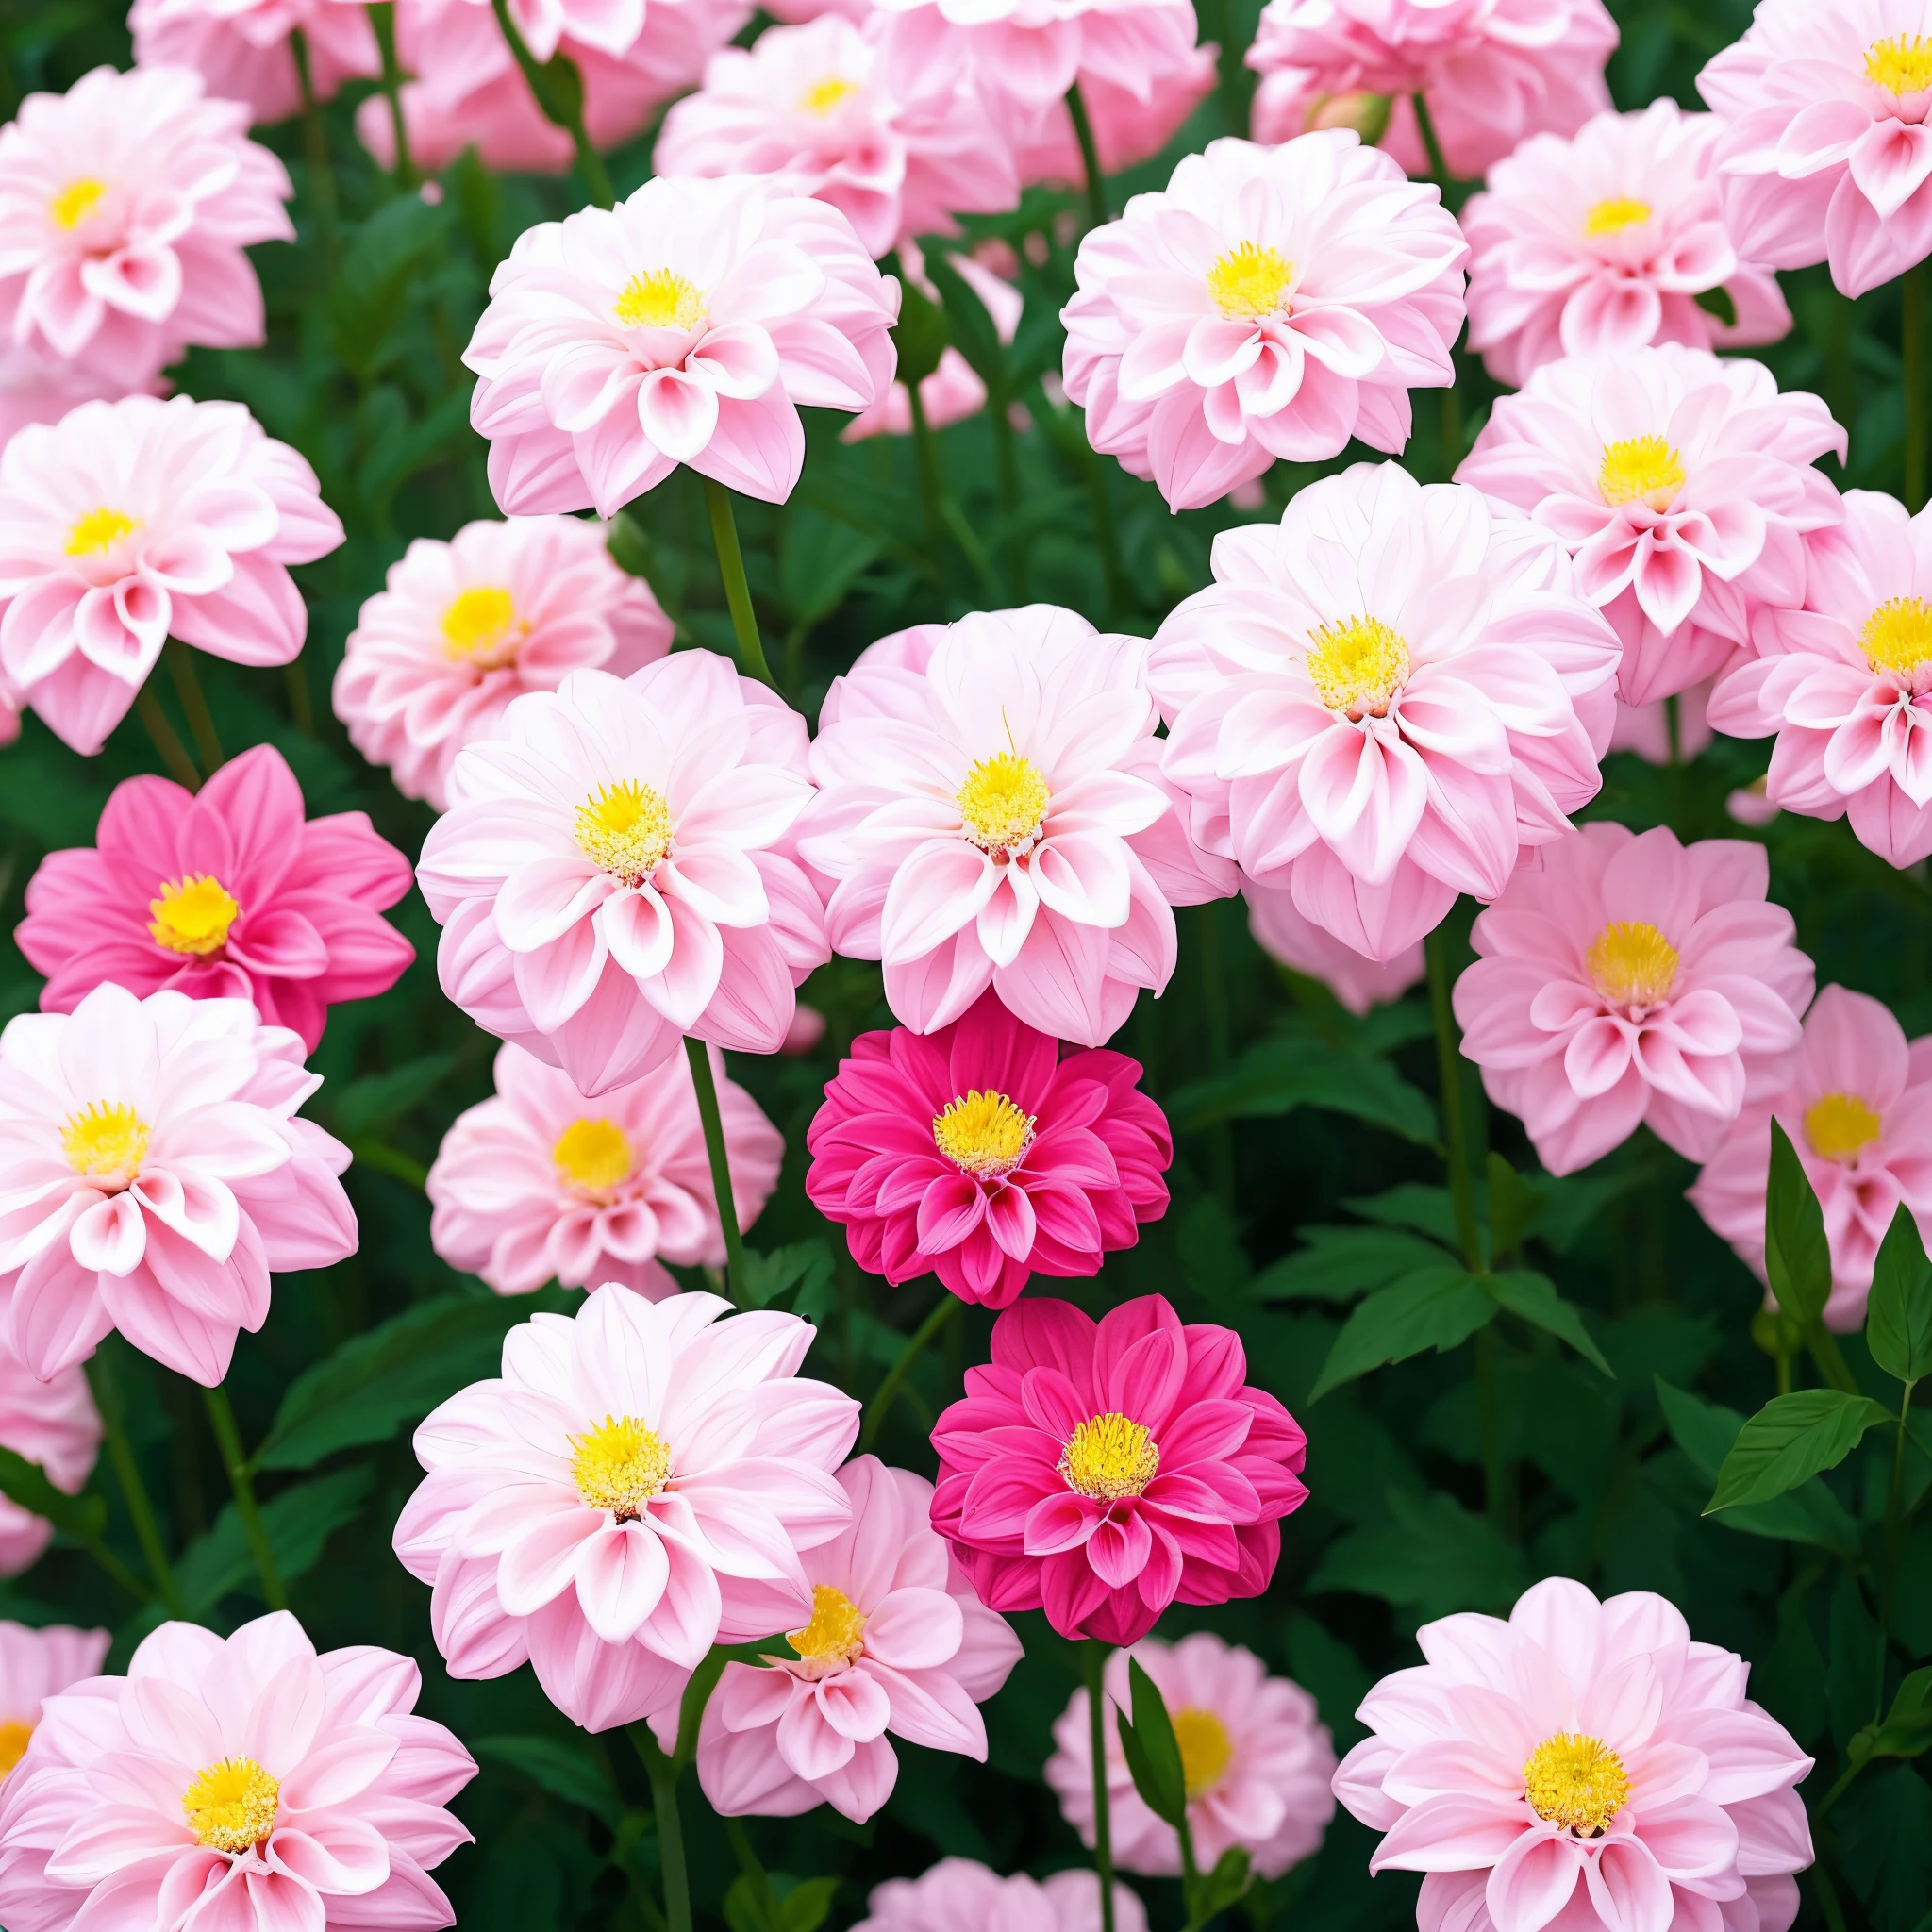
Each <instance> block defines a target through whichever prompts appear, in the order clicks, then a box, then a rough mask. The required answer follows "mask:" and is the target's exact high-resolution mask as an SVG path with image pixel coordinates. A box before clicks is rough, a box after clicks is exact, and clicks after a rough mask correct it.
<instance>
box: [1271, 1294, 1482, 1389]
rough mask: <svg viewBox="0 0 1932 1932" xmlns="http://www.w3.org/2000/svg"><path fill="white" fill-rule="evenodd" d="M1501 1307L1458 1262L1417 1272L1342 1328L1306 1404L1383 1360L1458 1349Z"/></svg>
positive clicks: (1362, 1308)
mask: <svg viewBox="0 0 1932 1932" xmlns="http://www.w3.org/2000/svg"><path fill="white" fill-rule="evenodd" d="M1497 1307H1498V1304H1497V1302H1496V1301H1495V1299H1494V1298H1493V1297H1492V1296H1491V1294H1490V1292H1489V1291H1488V1290H1487V1289H1486V1288H1485V1287H1484V1285H1483V1282H1482V1280H1481V1278H1480V1277H1479V1276H1477V1275H1474V1274H1470V1273H1468V1271H1467V1270H1465V1269H1462V1268H1458V1267H1457V1265H1456V1264H1455V1263H1454V1262H1442V1263H1440V1264H1436V1265H1432V1266H1430V1267H1427V1268H1418V1269H1417V1270H1416V1271H1415V1273H1414V1274H1407V1275H1405V1276H1404V1277H1403V1278H1402V1279H1401V1280H1400V1281H1395V1282H1391V1284H1390V1285H1389V1286H1388V1287H1387V1288H1385V1289H1383V1290H1381V1291H1380V1292H1379V1293H1376V1294H1372V1295H1371V1296H1370V1297H1369V1298H1368V1300H1367V1301H1365V1302H1363V1303H1362V1305H1361V1306H1360V1307H1358V1308H1357V1309H1356V1311H1355V1312H1354V1314H1352V1315H1351V1316H1350V1317H1349V1318H1348V1320H1347V1322H1346V1323H1345V1324H1343V1325H1342V1330H1341V1334H1340V1335H1338V1336H1337V1337H1336V1338H1335V1346H1334V1347H1333V1348H1331V1349H1330V1350H1329V1351H1328V1359H1327V1360H1326V1361H1325V1362H1324V1364H1323V1365H1322V1373H1321V1375H1320V1376H1319V1377H1318V1378H1317V1380H1316V1383H1315V1386H1314V1388H1313V1389H1312V1390H1310V1391H1309V1392H1308V1400H1309V1401H1310V1402H1317V1401H1319V1400H1320V1399H1321V1398H1322V1397H1323V1396H1324V1395H1325V1394H1326V1393H1327V1392H1328V1391H1329V1390H1331V1389H1333V1388H1336V1387H1338V1386H1339V1385H1340V1384H1341V1383H1343V1382H1352V1381H1354V1380H1355V1378H1356V1377H1357V1375H1365V1374H1368V1372H1369V1371H1370V1370H1371V1369H1379V1368H1380V1367H1381V1366H1382V1365H1383V1364H1384V1363H1385V1362H1399V1361H1405V1360H1407V1357H1410V1356H1412V1355H1420V1354H1421V1353H1422V1352H1423V1350H1424V1349H1425V1348H1433V1349H1436V1350H1437V1351H1438V1352H1439V1353H1440V1352H1441V1351H1443V1350H1446V1349H1451V1348H1454V1347H1456V1346H1457V1343H1459V1342H1462V1341H1468V1339H1469V1338H1470V1337H1471V1336H1472V1335H1474V1333H1475V1331H1476V1330H1477V1329H1478V1328H1480V1327H1482V1326H1483V1325H1484V1324H1487V1323H1488V1322H1490V1321H1491V1319H1492V1318H1493V1317H1494V1315H1495V1312H1496V1309H1497Z"/></svg>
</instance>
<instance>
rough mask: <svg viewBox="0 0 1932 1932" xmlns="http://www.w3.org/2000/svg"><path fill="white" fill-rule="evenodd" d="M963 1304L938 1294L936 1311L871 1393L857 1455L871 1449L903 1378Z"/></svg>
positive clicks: (947, 1292)
mask: <svg viewBox="0 0 1932 1932" xmlns="http://www.w3.org/2000/svg"><path fill="white" fill-rule="evenodd" d="M961 1306H962V1304H961V1302H960V1300H959V1297H958V1295H956V1294H955V1293H954V1292H953V1291H952V1290H951V1289H945V1290H942V1291H941V1294H940V1304H939V1307H936V1308H935V1309H933V1311H932V1313H931V1314H929V1315H928V1316H927V1317H926V1318H925V1320H924V1321H923V1322H922V1323H921V1324H919V1326H918V1327H917V1328H916V1329H914V1330H913V1333H912V1339H911V1341H908V1343H907V1344H906V1346H905V1347H904V1348H902V1349H901V1350H900V1351H899V1359H898V1360H897V1361H895V1362H894V1363H893V1364H892V1366H891V1368H890V1369H888V1370H887V1371H886V1379H885V1380H884V1381H883V1382H881V1383H880V1384H879V1386H878V1388H877V1390H876V1391H874V1394H873V1398H872V1400H871V1401H870V1402H869V1403H867V1404H866V1406H865V1425H864V1427H863V1428H861V1429H860V1430H859V1432H858V1446H859V1449H860V1451H861V1452H862V1451H864V1450H867V1449H870V1448H871V1447H872V1444H873V1438H874V1436H876V1435H877V1434H878V1432H879V1429H880V1427H881V1426H882V1425H883V1424H884V1423H885V1420H886V1415H887V1412H888V1411H889V1410H890V1409H891V1407H892V1404H893V1402H894V1400H895V1399H896V1398H897V1396H898V1393H899V1391H900V1389H901V1387H902V1386H903V1385H904V1383H905V1380H906V1377H907V1376H908V1375H909V1374H911V1373H912V1364H913V1363H914V1362H916V1361H917V1360H918V1359H919V1357H921V1356H922V1355H924V1353H925V1350H926V1346H927V1344H928V1343H929V1342H930V1341H932V1339H933V1337H934V1336H935V1335H937V1334H938V1333H939V1332H940V1330H941V1328H943V1327H944V1326H945V1325H946V1324H947V1323H948V1322H950V1321H951V1320H952V1319H953V1317H954V1316H955V1315H956V1314H958V1311H959V1309H960V1307H961Z"/></svg>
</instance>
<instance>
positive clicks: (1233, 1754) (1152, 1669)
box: [1042, 1630, 1335, 1878]
mask: <svg viewBox="0 0 1932 1932" xmlns="http://www.w3.org/2000/svg"><path fill="white" fill-rule="evenodd" d="M1129 1657H1132V1658H1133V1659H1134V1661H1136V1662H1137V1663H1139V1664H1140V1666H1141V1669H1142V1670H1143V1671H1145V1672H1146V1673H1147V1674H1148V1675H1149V1676H1150V1677H1151V1678H1152V1679H1153V1680H1154V1688H1155V1689H1156V1690H1157V1691H1159V1692H1160V1697H1161V1702H1162V1703H1163V1704H1165V1705H1166V1706H1167V1714H1168V1716H1169V1718H1170V1719H1171V1720H1172V1721H1173V1724H1174V1742H1175V1743H1176V1744H1178V1745H1179V1746H1180V1752H1181V1774H1182V1777H1183V1779H1184V1780H1185V1782H1186V1787H1187V1793H1188V1831H1189V1834H1190V1836H1191V1838H1192V1839H1193V1841H1194V1857H1195V1860H1196V1862H1197V1863H1198V1865H1199V1866H1200V1869H1201V1870H1202V1871H1204V1872H1211V1871H1212V1870H1213V1869H1214V1866H1215V1864H1216V1863H1217V1861H1218V1860H1219V1859H1220V1857H1221V1856H1222V1854H1223V1853H1224V1852H1228V1851H1232V1850H1234V1849H1236V1848H1237V1847H1238V1848H1240V1849H1241V1850H1242V1851H1244V1852H1246V1853H1248V1855H1249V1857H1250V1862H1251V1864H1252V1866H1253V1869H1254V1870H1255V1872H1257V1874H1259V1875H1260V1876H1261V1877H1263V1878H1279V1877H1280V1876H1281V1874H1283V1873H1284V1872H1286V1871H1287V1870H1288V1869H1289V1868H1290V1867H1291V1865H1298V1864H1300V1863H1301V1861H1302V1860H1303V1859H1304V1858H1306V1857H1309V1856H1310V1855H1311V1854H1312V1853H1313V1852H1315V1851H1316V1850H1317V1849H1318V1848H1319V1847H1320V1845H1321V1843H1322V1839H1323V1836H1324V1833H1325V1832H1326V1831H1327V1829H1328V1821H1329V1820H1330V1819H1331V1818H1333V1817H1334V1816H1335V1796H1334V1793H1333V1792H1332V1791H1330V1790H1329V1789H1328V1780H1329V1779H1330V1778H1332V1777H1333V1776H1334V1775H1335V1744H1334V1740H1332V1739H1331V1738H1330V1737H1329V1735H1328V1726H1327V1725H1326V1724H1323V1723H1322V1721H1321V1718H1320V1716H1319V1715H1318V1713H1317V1712H1316V1709H1315V1700H1314V1699H1313V1698H1312V1697H1310V1696H1309V1695H1308V1693H1307V1691H1304V1690H1303V1689H1302V1687H1301V1686H1300V1685H1299V1684H1296V1683H1292V1682H1291V1681H1290V1680H1289V1679H1288V1678H1286V1677H1271V1676H1270V1675H1269V1674H1268V1667H1267V1666H1266V1665H1265V1664H1264V1663H1262V1661H1261V1659H1260V1658H1259V1657H1257V1656H1256V1655H1255V1653H1254V1652H1253V1651H1252V1650H1244V1649H1242V1648H1241V1645H1240V1644H1235V1643H1227V1642H1224V1641H1223V1640H1222V1639H1220V1638H1219V1637H1216V1636H1214V1635H1213V1634H1212V1633H1211V1632H1209V1631H1207V1630H1196V1631H1194V1632H1192V1633H1191V1635H1189V1636H1186V1637H1183V1638H1182V1639H1181V1640H1180V1641H1179V1642H1177V1643H1174V1644H1171V1645H1170V1644H1166V1643H1162V1642H1161V1641H1160V1640H1159V1639H1158V1638H1155V1637H1146V1638H1142V1639H1141V1641H1140V1642H1139V1643H1137V1644H1135V1646H1134V1648H1133V1649H1132V1651H1131V1652H1129V1651H1124V1650H1123V1651H1116V1652H1115V1653H1114V1654H1113V1656H1112V1657H1108V1660H1107V1699H1108V1710H1107V1711H1106V1713H1105V1725H1104V1731H1105V1736H1106V1739H1107V1793H1108V1811H1109V1813H1110V1814H1111V1817H1112V1826H1113V1857H1114V1863H1115V1864H1116V1865H1117V1866H1118V1867H1119V1868H1120V1869H1121V1870H1122V1871H1123V1872H1140V1873H1144V1874H1146V1875H1147V1876H1149V1877H1151V1878H1168V1877H1174V1876H1177V1875H1178V1874H1179V1873H1180V1870H1181V1841H1180V1834H1179V1833H1178V1832H1177V1831H1175V1830H1174V1826H1173V1825H1171V1824H1167V1823H1166V1822H1165V1821H1163V1820H1162V1819H1159V1818H1157V1817H1156V1816H1155V1815H1154V1813H1153V1812H1152V1811H1151V1810H1149V1809H1148V1807H1147V1804H1146V1801H1145V1800H1144V1799H1143V1798H1142V1797H1141V1794H1140V1793H1139V1791H1137V1790H1135V1789H1134V1780H1133V1778H1132V1776H1131V1775H1130V1774H1129V1773H1128V1770H1127V1758H1126V1753H1125V1752H1124V1750H1123V1749H1122V1748H1121V1740H1120V1731H1119V1728H1118V1726H1117V1724H1115V1722H1114V1718H1115V1712H1116V1710H1120V1711H1126V1712H1129V1713H1131V1712H1132V1709H1133V1698H1132V1695H1131V1694H1130V1691H1129V1685H1128V1675H1127V1661H1128V1658H1129ZM1053 1740H1054V1743H1055V1745H1056V1746H1057V1747H1058V1748H1057V1749H1056V1750H1055V1752H1054V1755H1053V1756H1052V1757H1049V1758H1048V1759H1047V1760H1046V1769H1045V1772H1044V1773H1043V1774H1042V1775H1043V1776H1044V1777H1045V1779H1046V1782H1047V1784H1048V1785H1049V1786H1050V1787H1051V1788H1052V1790H1053V1791H1054V1792H1055V1794H1056V1795H1057V1796H1058V1799H1059V1801H1060V1810H1061V1812H1062V1813H1063V1814H1064V1815H1065V1817H1066V1821H1067V1823H1068V1824H1071V1825H1072V1826H1073V1827H1074V1830H1075V1831H1077V1832H1078V1833H1079V1834H1080V1841H1081V1843H1082V1844H1086V1845H1091V1844H1092V1842H1093V1745H1092V1730H1091V1724H1090V1712H1089V1707H1088V1702H1087V1692H1086V1691H1084V1690H1079V1691H1074V1695H1073V1698H1072V1700H1071V1702H1069V1704H1068V1706H1067V1707H1066V1709H1065V1710H1064V1711H1062V1712H1061V1713H1060V1715H1059V1716H1058V1718H1057V1719H1055V1721H1054V1726H1053Z"/></svg>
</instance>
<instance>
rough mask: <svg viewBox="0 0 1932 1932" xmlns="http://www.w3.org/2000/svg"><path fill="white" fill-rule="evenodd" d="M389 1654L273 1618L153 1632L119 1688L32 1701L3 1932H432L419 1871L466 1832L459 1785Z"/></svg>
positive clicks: (7, 1806) (92, 1682) (431, 1892)
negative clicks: (330, 1641)
mask: <svg viewBox="0 0 1932 1932" xmlns="http://www.w3.org/2000/svg"><path fill="white" fill-rule="evenodd" d="M422 1688H423V1679H422V1675H421V1674H420V1673H419V1672H418V1670H417V1668H416V1666H415V1664H414V1663H413V1662H412V1661H411V1660H410V1659H409V1658H408V1657H399V1656H397V1655H396V1653H395V1652H394V1651H391V1650H381V1649H378V1648H377V1647H376V1646H375V1645H374V1644H357V1645H354V1646H352V1647H350V1648H348V1649H344V1650H331V1651H325V1652H323V1653H322V1654H320V1655H318V1654H317V1652H316V1648H315V1645H314V1644H313V1643H311V1642H310V1641H309V1640H308V1635H307V1634H306V1633H305V1632H304V1630H303V1628H302V1626H301V1624H298V1623H297V1622H296V1621H295V1619H294V1618H293V1617H291V1615H290V1614H289V1612H288V1611H287V1610H276V1611H273V1612H271V1613H270V1614H269V1615H268V1616H266V1617H258V1618H257V1619H256V1621H255V1622H254V1623H252V1624H242V1627H241V1629H239V1630H237V1631H236V1632H235V1634H234V1635H233V1636H232V1637H228V1638H222V1637H218V1636H217V1635H216V1634H215V1633H214V1632H213V1631H212V1630H204V1629H202V1628H200V1627H199V1626H198V1625H196V1624H162V1625H161V1627H160V1628H159V1629H158V1630H157V1631H155V1633H154V1634H153V1635H152V1636H150V1637H148V1638H146V1639H145V1640H143V1641H142V1645H141V1647H140V1649H138V1650H137V1651H136V1652H135V1653H134V1657H133V1659H132V1660H131V1661H130V1663H129V1664H128V1666H127V1674H126V1676H125V1677H89V1678H87V1679H85V1680H83V1681H82V1682H80V1683H77V1684H75V1685H74V1686H73V1687H72V1688H71V1689H69V1690H66V1691H59V1692H58V1693H56V1694H55V1695H53V1696H51V1697H49V1698H47V1700H46V1702H45V1704H44V1705H43V1707H42V1717H41V1722H40V1724H39V1725H38V1726H37V1728H36V1729H35V1731H34V1734H33V1740H32V1742H31V1743H29V1744H28V1746H27V1749H26V1756H25V1757H23V1758H22V1759H21V1762H20V1766H19V1768H18V1770H17V1771H16V1772H15V1774H14V1775H13V1776H12V1777H11V1778H9V1779H8V1783H7V1786H6V1795H5V1800H4V1803H0V1916H4V1917H5V1919H6V1922H7V1924H8V1925H9V1926H18V1927H20V1932H67V1928H68V1927H71V1926H75V1925H96V1924H102V1923H103V1922H106V1923H108V1924H115V1925H125V1926H129V1927H132V1926H137V1925H139V1926H152V1927H161V1926H183V1925H193V1926H210V1927H211V1926H216V1925H220V1926H223V1927H226V1928H229V1932H291V1928H295V1927H301V1928H305V1932H322V1928H323V1927H324V1926H325V1924H326V1925H337V1926H352V1925H353V1926H382V1927H385V1928H390V1932H437V1928H438V1927H441V1926H444V1925H451V1924H455V1923H456V1914H455V1913H454V1912H453V1911H452V1910H451V1909H450V1903H449V1900H448V1899H447V1898H445V1897H444V1896H443V1893H442V1889H441V1887H440V1886H439V1885H438V1884H437V1883H436V1881H435V1880H434V1879H433V1878H431V1877H430V1876H429V1872H430V1868H432V1867H434V1866H437V1865H440V1864H441V1863H442V1861H443V1860H444V1859H445V1858H446V1857H449V1855H450V1854H451V1853H452V1852H453V1851H455V1850H456V1849H457V1847H458V1845H466V1844H469V1843H470V1842H471V1841H472V1840H471V1838H470V1834H469V1833H468V1832H467V1831H465V1830H464V1829H463V1826H462V1823H461V1821H460V1820H458V1818H457V1816H456V1815H455V1813H454V1812H452V1811H450V1810H449V1809H448V1808H447V1807H448V1804H449V1801H450V1799H451V1798H453V1797H455V1796H456V1794H457V1793H458V1791H459V1790H462V1788H463V1787H464V1786H465V1785H466V1784H468V1783H469V1781H470V1780H471V1779H472V1778H473V1777H475V1774H476V1765H475V1759H474V1758H472V1757H471V1756H470V1754H469V1753H468V1752H467V1751H465V1750H464V1749H463V1747H462V1745H461V1744H460V1743H459V1742H458V1740H457V1737H456V1735H455V1733H454V1732H452V1731H450V1730H449V1729H447V1728H446V1727H445V1726H444V1725H442V1724H438V1723H437V1722H436V1721H435V1720H434V1719H433V1718H426V1717H419V1716H418V1715H416V1710H415V1706H416V1699H417V1697H418V1696H419V1695H420V1694H421V1692H422Z"/></svg>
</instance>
